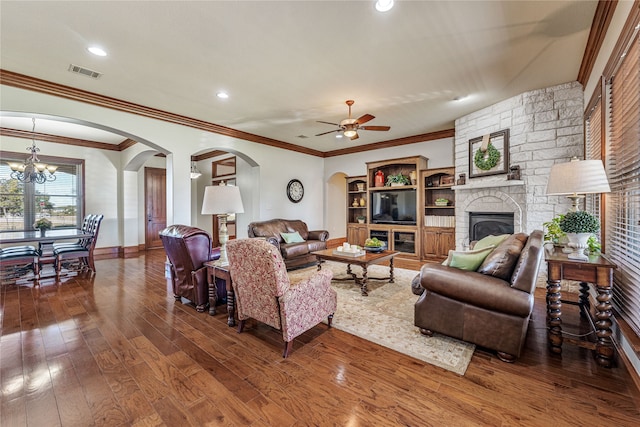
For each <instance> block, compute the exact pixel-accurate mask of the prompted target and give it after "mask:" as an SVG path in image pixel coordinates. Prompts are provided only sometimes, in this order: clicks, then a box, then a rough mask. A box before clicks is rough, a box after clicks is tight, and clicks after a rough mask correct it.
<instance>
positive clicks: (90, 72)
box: [69, 64, 102, 79]
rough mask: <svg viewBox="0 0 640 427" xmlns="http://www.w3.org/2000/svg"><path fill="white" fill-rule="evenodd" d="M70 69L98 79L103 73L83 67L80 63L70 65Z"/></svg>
mask: <svg viewBox="0 0 640 427" xmlns="http://www.w3.org/2000/svg"><path fill="white" fill-rule="evenodd" d="M69 71H71V72H72V73H76V74H81V75H83V76H87V77H91V78H92V79H98V78H100V76H101V75H102V73H99V72H97V71H93V70H90V69H88V68H84V67H81V66H79V65H74V64H71V65H69Z"/></svg>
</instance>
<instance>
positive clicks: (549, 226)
mask: <svg viewBox="0 0 640 427" xmlns="http://www.w3.org/2000/svg"><path fill="white" fill-rule="evenodd" d="M563 218H564V214H560V215H557V216H556V217H554V218H553V219H552V220H551V221H547V222H543V223H542V226H543V227H544V230H545V233H544V241H545V242H549V243H553V244H554V245H562V244H564V243H566V236H567V235H566V233H565V232H564V231H562V230H561V229H560V221H562V219H563Z"/></svg>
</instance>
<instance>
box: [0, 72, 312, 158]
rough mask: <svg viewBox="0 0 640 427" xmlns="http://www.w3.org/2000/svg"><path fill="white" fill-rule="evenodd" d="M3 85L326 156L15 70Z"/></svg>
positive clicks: (3, 75) (1, 77)
mask: <svg viewBox="0 0 640 427" xmlns="http://www.w3.org/2000/svg"><path fill="white" fill-rule="evenodd" d="M0 84H3V85H7V86H12V87H17V88H19V89H24V90H30V91H34V92H39V93H44V94H46V95H52V96H57V97H60V98H65V99H70V100H72V101H79V102H84V103H87V104H91V105H96V106H98V107H103V108H109V109H112V110H117V111H122V112H125V113H130V114H136V115H139V116H143V117H147V118H151V119H156V120H162V121H165V122H169V123H174V124H178V125H182V126H188V127H191V128H195V129H199V130H203V131H206V132H212V133H216V134H219V135H224V136H228V137H232V138H237V139H242V140H245V141H250V142H256V143H258V144H263V145H268V146H271V147H276V148H282V149H285V150H289V151H296V152H298V153H303V154H308V155H311V156H317V157H323V154H324V153H323V152H322V151H318V150H313V149H311V148H306V147H300V146H298V145H294V144H290V143H288V142H284V141H278V140H275V139H271V138H266V137H263V136H259V135H254V134H252V133H248V132H243V131H240V130H236V129H231V128H228V127H225V126H220V125H216V124H214V123H209V122H205V121H203V120H197V119H193V118H190V117H186V116H182V115H179V114H174V113H169V112H167V111H162V110H158V109H155V108H150V107H145V106H144V105H139V104H134V103H131V102H127V101H122V100H119V99H115V98H111V97H108V96H104V95H99V94H96V93H92V92H88V91H85V90H81V89H76V88H73V87H71V86H65V85H60V84H57V83H52V82H48V81H46V80H42V79H38V78H35V77H30V76H26V75H24V74H19V73H14V72H13V71H7V70H3V69H0Z"/></svg>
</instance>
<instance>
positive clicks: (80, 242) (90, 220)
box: [53, 214, 98, 249]
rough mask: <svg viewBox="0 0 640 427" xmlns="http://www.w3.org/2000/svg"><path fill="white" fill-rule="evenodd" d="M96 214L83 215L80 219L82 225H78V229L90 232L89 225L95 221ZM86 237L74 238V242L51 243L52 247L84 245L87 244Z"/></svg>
mask: <svg viewBox="0 0 640 427" xmlns="http://www.w3.org/2000/svg"><path fill="white" fill-rule="evenodd" d="M97 216H98V215H95V214H88V215H86V216H85V217H84V219H83V220H82V225H81V226H80V230H81V231H82V232H84V233H88V232H90V229H91V225H92V224H93V222H94V221H95V219H96V217H97ZM88 239H89V238H88V237H83V238H80V239H78V240H76V241H75V242H62V243H54V244H53V249H56V248H65V247H70V246H74V245H81V246H85V245H86V244H87V240H88Z"/></svg>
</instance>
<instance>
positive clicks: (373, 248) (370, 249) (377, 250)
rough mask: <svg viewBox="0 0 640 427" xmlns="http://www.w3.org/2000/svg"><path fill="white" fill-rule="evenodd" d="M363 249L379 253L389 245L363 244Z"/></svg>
mask: <svg viewBox="0 0 640 427" xmlns="http://www.w3.org/2000/svg"><path fill="white" fill-rule="evenodd" d="M362 249H364V250H365V251H367V252H371V253H374V254H375V253H378V252H382V251H384V250H385V249H387V246H386V245H384V246H363V247H362Z"/></svg>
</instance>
